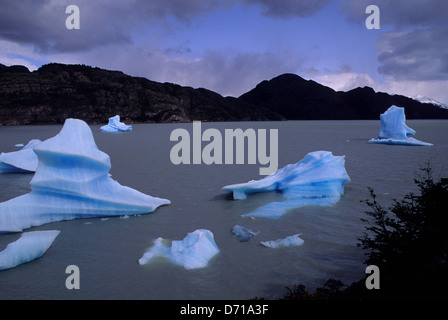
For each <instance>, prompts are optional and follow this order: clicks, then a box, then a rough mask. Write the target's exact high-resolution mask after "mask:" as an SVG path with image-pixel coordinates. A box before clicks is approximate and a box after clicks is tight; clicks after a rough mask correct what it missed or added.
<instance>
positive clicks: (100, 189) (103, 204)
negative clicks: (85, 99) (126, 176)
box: [0, 119, 170, 233]
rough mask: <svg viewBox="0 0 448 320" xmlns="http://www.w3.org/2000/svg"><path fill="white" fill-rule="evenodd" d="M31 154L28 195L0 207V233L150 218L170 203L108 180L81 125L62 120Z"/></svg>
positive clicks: (106, 162)
mask: <svg viewBox="0 0 448 320" xmlns="http://www.w3.org/2000/svg"><path fill="white" fill-rule="evenodd" d="M34 152H35V153H36V155H37V157H38V160H39V165H38V168H37V170H36V173H35V174H34V177H33V179H32V180H31V182H30V185H31V192H30V193H27V194H24V195H22V196H19V197H16V198H13V199H11V200H8V201H5V202H2V203H0V233H6V232H18V231H22V230H24V229H27V228H30V227H33V226H39V225H42V224H45V223H50V222H55V221H63V220H71V219H76V218H91V217H106V216H122V215H135V214H144V213H150V212H153V211H154V210H156V209H157V208H158V207H159V206H161V205H165V204H169V203H170V201H169V200H167V199H162V198H156V197H152V196H149V195H146V194H144V193H141V192H140V191H137V190H135V189H132V188H129V187H126V186H122V185H120V184H119V183H118V182H117V181H115V180H113V179H112V178H111V177H110V175H109V170H110V168H111V162H110V158H109V156H108V155H107V154H106V153H104V152H102V151H100V150H99V149H98V147H97V146H96V144H95V141H94V138H93V135H92V131H91V130H90V127H89V126H88V125H87V124H86V123H85V122H84V121H82V120H78V119H67V120H66V121H65V124H64V126H63V128H62V129H61V131H60V132H59V133H58V134H57V135H56V136H54V137H53V138H50V139H48V140H45V141H43V142H42V143H40V144H39V145H37V146H36V147H34Z"/></svg>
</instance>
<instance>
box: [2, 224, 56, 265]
mask: <svg viewBox="0 0 448 320" xmlns="http://www.w3.org/2000/svg"><path fill="white" fill-rule="evenodd" d="M59 233H60V231H59V230H48V231H31V232H25V233H23V234H22V235H21V236H20V238H19V239H18V240H16V241H14V242H11V243H10V244H8V246H7V247H6V249H5V250H3V251H2V252H0V270H5V269H11V268H15V267H17V266H18V265H20V264H22V263H26V262H30V261H32V260H34V259H37V258H40V257H41V256H43V255H44V253H45V252H46V251H47V250H48V248H49V247H50V246H51V244H52V243H53V241H54V240H55V239H56V237H57V236H58V235H59Z"/></svg>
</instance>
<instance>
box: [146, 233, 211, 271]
mask: <svg viewBox="0 0 448 320" xmlns="http://www.w3.org/2000/svg"><path fill="white" fill-rule="evenodd" d="M218 253H219V248H218V246H217V245H216V242H215V239H214V236H213V233H212V232H211V231H210V230H207V229H198V230H195V231H193V232H191V233H188V235H187V236H186V237H185V238H184V239H183V240H176V241H172V242H171V246H169V245H167V244H164V242H163V239H162V238H157V239H156V241H155V243H154V245H153V246H152V247H151V248H150V249H149V250H148V251H147V252H145V253H144V254H143V256H142V257H141V258H140V259H139V260H138V262H139V264H146V263H148V262H149V261H150V260H151V259H152V258H154V257H165V258H168V259H169V260H170V261H171V262H173V263H175V264H178V265H181V266H183V267H184V268H185V269H197V268H203V267H206V266H207V265H208V262H209V260H210V259H211V258H213V257H214V256H215V255H216V254H218Z"/></svg>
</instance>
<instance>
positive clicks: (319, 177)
mask: <svg viewBox="0 0 448 320" xmlns="http://www.w3.org/2000/svg"><path fill="white" fill-rule="evenodd" d="M349 181H350V177H349V176H348V174H347V171H346V170H345V157H344V156H333V154H332V153H331V152H329V151H315V152H310V153H308V154H307V155H306V156H305V157H304V158H303V159H302V160H300V161H299V162H297V163H295V164H289V165H287V166H285V167H283V168H281V169H279V170H278V171H277V172H276V173H274V174H272V175H269V176H266V177H265V178H263V179H260V180H252V181H249V182H247V183H239V184H232V185H228V186H225V187H224V188H223V190H224V191H230V192H233V198H234V199H246V198H247V196H248V195H250V194H252V193H256V192H270V191H280V192H281V193H282V195H283V196H284V197H285V198H286V200H285V201H282V202H271V203H269V204H267V205H265V206H262V207H260V208H258V209H256V210H255V211H252V212H249V213H246V214H243V216H244V217H262V218H269V219H278V218H280V217H282V216H283V215H285V214H286V212H287V211H288V210H291V209H294V208H299V207H302V206H306V205H319V206H330V205H332V204H334V203H336V202H338V201H339V200H340V197H341V195H342V194H344V185H345V183H347V182H349Z"/></svg>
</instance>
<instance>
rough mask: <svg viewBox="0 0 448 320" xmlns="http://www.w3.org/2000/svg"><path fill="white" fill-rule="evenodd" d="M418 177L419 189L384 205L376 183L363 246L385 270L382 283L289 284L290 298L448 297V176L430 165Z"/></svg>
mask: <svg viewBox="0 0 448 320" xmlns="http://www.w3.org/2000/svg"><path fill="white" fill-rule="evenodd" d="M421 170H422V172H423V174H422V175H420V176H417V178H416V179H415V180H414V181H415V183H416V185H417V187H418V190H419V194H418V195H416V194H414V193H409V194H407V195H406V196H405V197H404V198H403V200H401V201H398V200H394V202H393V204H392V205H391V206H390V207H389V208H384V207H383V206H381V205H380V204H379V203H378V201H377V197H376V195H375V193H374V191H373V190H372V189H369V190H370V195H371V200H365V201H364V202H365V203H366V204H367V206H368V207H369V208H370V211H366V214H367V215H368V216H369V217H370V219H361V220H362V221H363V222H365V223H366V224H367V227H366V228H365V229H366V232H365V233H364V235H363V236H362V238H359V239H358V240H359V241H360V243H359V244H358V246H360V247H362V248H363V249H364V250H366V256H367V259H366V261H365V263H366V264H367V265H376V266H378V267H379V270H380V289H378V290H376V289H372V290H368V289H366V286H365V279H361V280H359V281H357V282H355V283H352V284H351V285H350V286H348V287H346V288H344V289H342V288H343V287H344V284H343V283H342V282H340V281H338V280H334V279H330V280H328V281H327V282H326V283H325V285H324V286H323V287H322V288H318V289H316V291H315V292H314V293H309V292H307V291H306V290H305V287H304V286H303V285H296V286H295V287H294V288H292V289H291V288H287V293H286V294H285V296H284V297H283V299H285V300H335V299H356V300H367V299H381V300H390V299H447V298H448V288H446V285H447V284H448V261H447V256H448V232H447V230H446V228H447V225H448V178H441V179H440V180H439V181H434V179H433V176H432V170H431V168H430V167H429V165H428V166H427V167H426V168H423V169H421Z"/></svg>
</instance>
